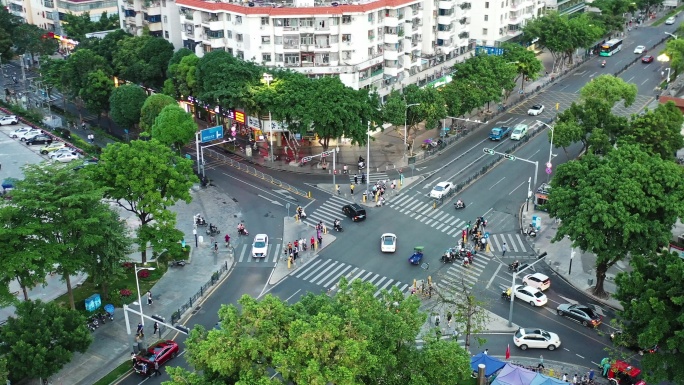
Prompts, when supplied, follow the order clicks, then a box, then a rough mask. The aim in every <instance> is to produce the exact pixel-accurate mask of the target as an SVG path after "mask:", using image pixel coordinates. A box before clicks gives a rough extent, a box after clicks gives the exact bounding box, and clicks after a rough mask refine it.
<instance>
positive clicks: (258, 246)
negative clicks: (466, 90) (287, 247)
mask: <svg viewBox="0 0 684 385" xmlns="http://www.w3.org/2000/svg"><path fill="white" fill-rule="evenodd" d="M267 256H268V235H266V234H257V235H255V236H254V242H252V257H254V258H266V257H267Z"/></svg>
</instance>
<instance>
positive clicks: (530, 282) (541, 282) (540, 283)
mask: <svg viewBox="0 0 684 385" xmlns="http://www.w3.org/2000/svg"><path fill="white" fill-rule="evenodd" d="M522 281H523V284H524V285H526V286H532V287H536V288H537V289H539V290H541V291H544V290H546V289H548V288H549V287H551V279H549V277H547V276H545V275H544V274H542V273H534V274H528V275H526V276H525V277H523V280H522Z"/></svg>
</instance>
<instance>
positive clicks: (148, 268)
mask: <svg viewBox="0 0 684 385" xmlns="http://www.w3.org/2000/svg"><path fill="white" fill-rule="evenodd" d="M133 270H135V287H136V289H138V305H140V323H141V324H142V325H143V326H145V317H143V308H142V299H141V297H140V283H139V282H138V272H139V271H142V270H149V271H154V270H156V269H155V268H154V267H147V266H143V267H138V266H137V265H136V264H133Z"/></svg>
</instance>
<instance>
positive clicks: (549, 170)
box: [546, 167, 551, 175]
mask: <svg viewBox="0 0 684 385" xmlns="http://www.w3.org/2000/svg"><path fill="white" fill-rule="evenodd" d="M546 173H547V174H549V175H551V169H550V168H548V167H547V168H546Z"/></svg>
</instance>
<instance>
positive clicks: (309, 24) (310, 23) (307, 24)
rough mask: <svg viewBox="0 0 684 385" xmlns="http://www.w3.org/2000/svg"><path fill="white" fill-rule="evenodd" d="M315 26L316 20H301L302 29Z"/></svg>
mask: <svg viewBox="0 0 684 385" xmlns="http://www.w3.org/2000/svg"><path fill="white" fill-rule="evenodd" d="M313 25H314V19H313V18H308V19H299V26H300V27H304V28H307V27H313Z"/></svg>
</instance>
